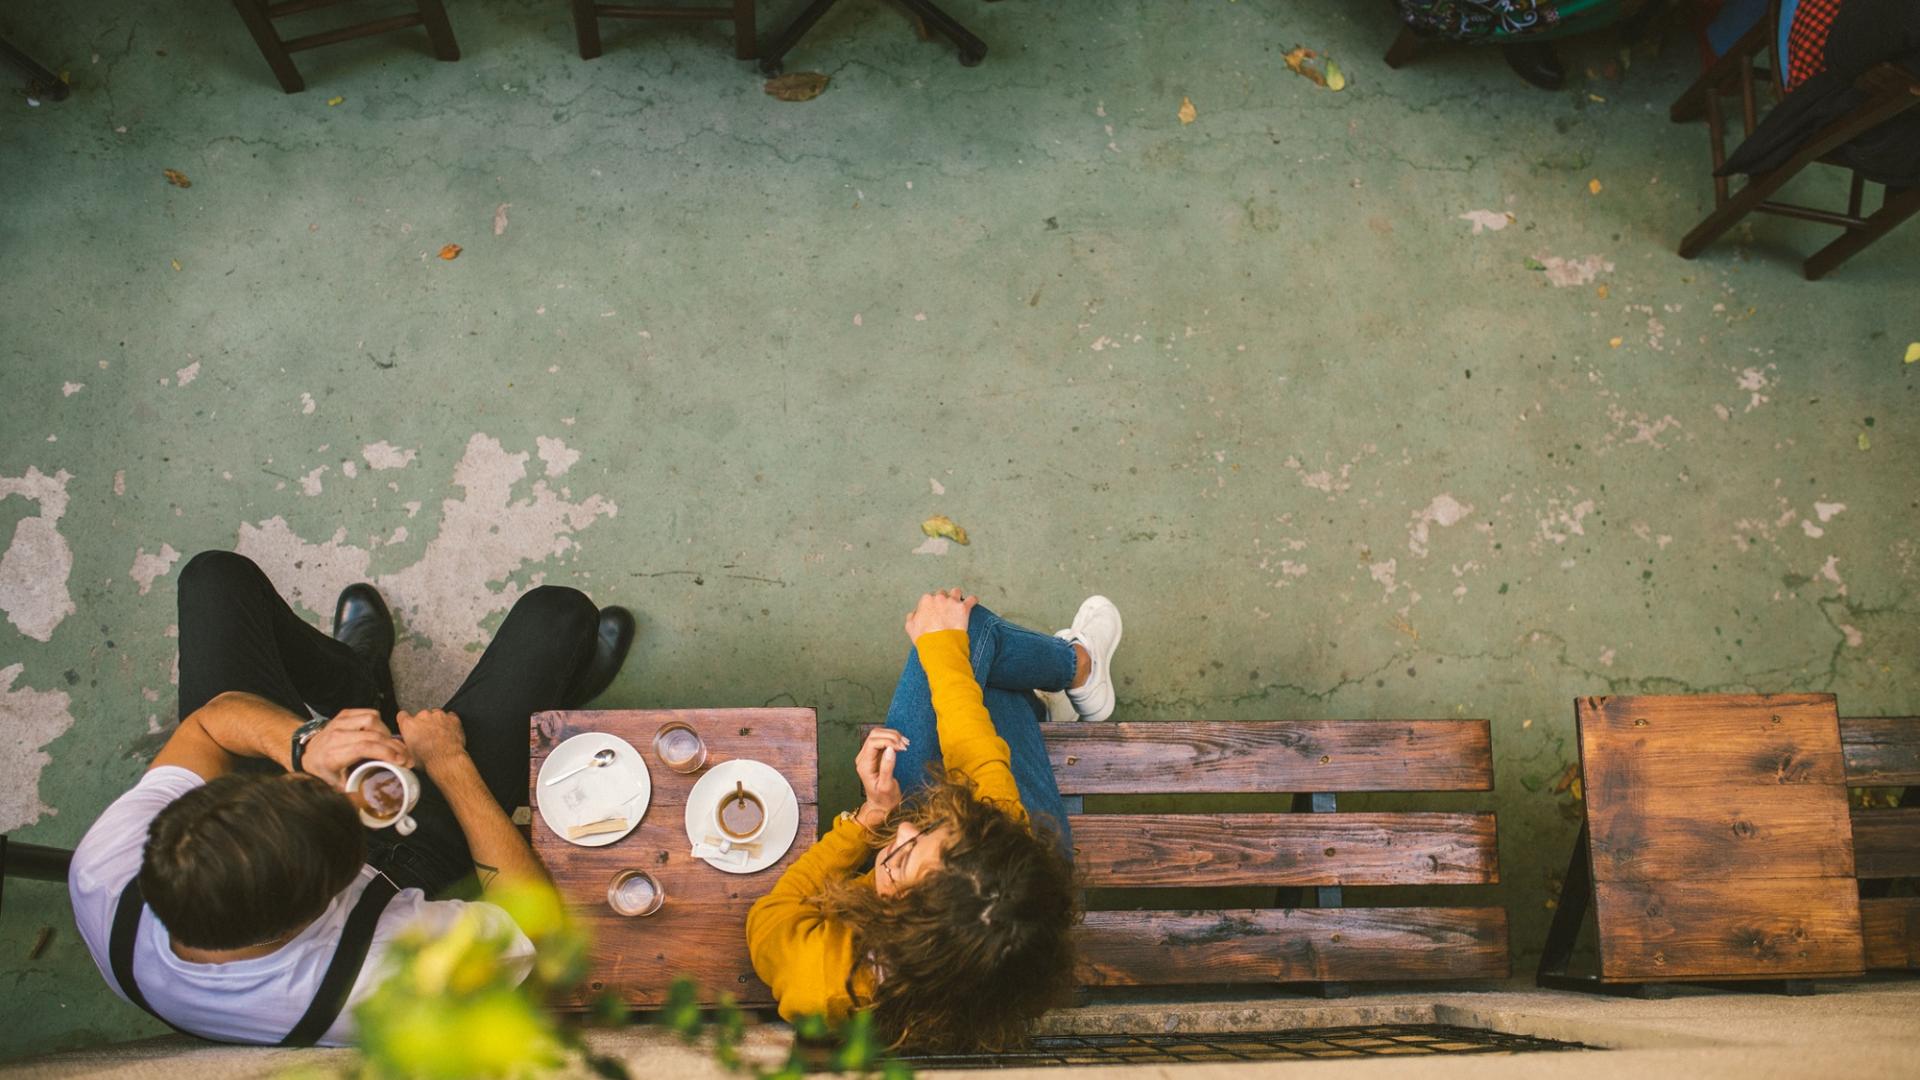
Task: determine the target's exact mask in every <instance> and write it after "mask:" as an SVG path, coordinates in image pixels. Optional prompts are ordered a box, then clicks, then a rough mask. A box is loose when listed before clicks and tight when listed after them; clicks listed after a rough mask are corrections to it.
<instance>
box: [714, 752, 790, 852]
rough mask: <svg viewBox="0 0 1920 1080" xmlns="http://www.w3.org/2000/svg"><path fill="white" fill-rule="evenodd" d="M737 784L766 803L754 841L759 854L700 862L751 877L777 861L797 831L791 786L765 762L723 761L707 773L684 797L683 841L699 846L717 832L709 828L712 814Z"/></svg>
mask: <svg viewBox="0 0 1920 1080" xmlns="http://www.w3.org/2000/svg"><path fill="white" fill-rule="evenodd" d="M737 783H745V784H746V785H747V786H748V787H749V788H752V789H753V790H755V791H757V792H759V793H760V795H761V796H762V797H764V798H765V799H766V800H767V827H766V828H764V829H762V830H760V838H759V839H758V840H757V841H755V842H756V843H758V844H759V845H760V854H759V855H757V856H755V857H753V858H750V859H748V860H747V861H746V862H744V863H734V862H729V861H727V860H725V859H718V858H708V859H705V860H704V861H705V862H706V864H707V865H708V866H711V867H713V868H714V869H715V870H721V871H725V872H726V873H729V874H754V873H758V872H760V871H762V870H765V869H766V868H767V867H769V866H772V865H773V864H774V863H777V862H779V861H780V860H781V858H782V857H784V856H785V855H786V853H787V849H788V848H790V847H792V846H793V838H794V836H795V835H796V834H797V833H799V831H800V799H799V797H798V796H796V795H794V793H793V785H792V784H789V783H787V778H786V777H784V776H781V775H780V772H779V770H777V769H775V768H774V767H773V766H771V765H768V764H766V763H765V762H761V761H739V760H735V761H723V762H721V763H720V764H718V765H715V766H714V767H713V768H711V769H709V770H707V775H705V776H703V777H701V778H700V782H699V783H697V784H695V785H693V790H692V791H691V792H689V793H688V794H687V842H688V843H689V844H699V843H703V842H705V840H706V838H707V837H709V836H712V835H713V834H714V833H715V832H716V831H718V830H716V829H715V828H714V826H713V813H714V811H715V810H716V809H718V808H719V806H720V800H721V799H722V798H723V797H725V796H726V794H727V793H728V792H730V791H732V790H733V789H734V785H735V784H737Z"/></svg>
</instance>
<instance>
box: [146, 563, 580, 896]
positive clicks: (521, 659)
mask: <svg viewBox="0 0 1920 1080" xmlns="http://www.w3.org/2000/svg"><path fill="white" fill-rule="evenodd" d="M179 595H180V715H181V716H182V717H185V716H187V715H189V714H191V713H192V712H193V711H194V710H196V709H198V708H200V707H201V706H202V705H205V704H206V703H207V702H209V701H211V700H213V698H214V697H215V696H217V695H219V694H222V693H225V692H227V691H229V690H235V691H243V692H245V693H249V694H254V695H257V696H259V697H263V698H266V699H267V700H269V701H272V702H274V703H275V704H278V705H280V706H281V707H283V708H285V709H286V710H287V711H288V712H291V713H292V714H294V715H295V716H297V717H299V718H301V719H302V720H304V719H306V718H307V715H308V712H307V706H308V705H312V706H313V709H314V710H315V711H317V712H319V713H320V714H322V715H324V716H331V715H333V714H334V713H336V712H339V711H340V710H341V709H348V708H354V707H366V708H371V707H372V706H373V703H374V701H375V699H376V698H377V696H378V695H377V694H376V693H375V692H374V677H373V672H372V671H371V670H369V669H368V666H367V665H366V664H364V663H362V662H361V660H360V658H359V657H357V656H355V655H354V653H353V651H352V650H351V649H349V648H347V647H346V646H345V645H342V644H341V643H340V642H338V641H335V640H334V639H333V638H332V637H330V636H328V635H327V634H324V633H321V632H320V631H319V630H316V629H314V628H313V627H312V626H310V625H308V624H307V622H306V620H304V619H302V618H300V616H298V615H296V614H294V613H293V609H292V608H290V607H288V606H287V602H286V601H285V600H282V599H281V598H280V594H279V593H278V592H276V591H275V590H274V587H273V582H271V581H269V580H267V575H266V574H265V573H264V572H262V571H261V569H260V568H259V567H258V566H256V565H254V563H253V560H251V559H248V558H247V557H246V556H244V555H237V554H235V553H233V552H231V551H203V552H201V553H200V554H198V555H195V556H194V557H193V558H192V559H191V560H190V561H188V563H187V565H186V566H185V567H183V568H182V569H181V571H180V577H179ZM599 615H600V613H599V609H598V608H596V607H595V606H594V603H593V601H592V600H589V599H588V598H587V595H586V594H585V593H583V592H580V591H579V590H578V589H568V588H563V587H560V586H556V585H543V586H541V587H539V588H537V589H534V590H532V591H531V592H528V593H527V594H526V595H524V596H522V597H521V598H520V599H519V601H518V602H516V603H515V604H514V605H513V610H511V611H509V612H508V613H507V618H506V621H504V622H502V623H501V624H500V629H499V631H498V632H497V633H495V634H494V636H493V643H492V644H490V645H488V646H487V650H486V651H485V652H484V653H482V654H481V655H480V660H479V662H478V663H476V664H474V667H473V671H472V672H471V673H470V674H469V675H468V676H467V679H466V682H464V683H462V684H461V685H460V689H459V690H457V691H455V692H454V695H453V697H452V698H451V699H449V700H448V702H447V703H446V705H445V708H446V709H447V711H449V712H452V713H454V714H456V715H458V716H459V717H460V726H461V727H462V728H463V729H464V730H465V733H466V740H467V754H468V755H469V756H470V757H472V758H473V762H474V765H475V766H476V767H477V768H478V769H479V772H480V776H481V778H482V779H483V780H485V781H486V785H487V790H488V791H490V792H492V794H493V797H494V799H495V800H497V801H498V802H499V803H500V806H501V808H502V809H503V810H505V811H506V812H507V813H509V814H511V813H512V812H513V811H514V809H515V808H516V807H520V806H525V805H527V801H528V800H527V768H528V745H529V744H528V731H527V724H528V719H529V718H530V717H531V716H532V715H533V714H534V713H536V712H540V711H542V710H545V709H557V708H560V707H561V705H562V703H563V700H564V698H565V695H566V692H567V688H568V686H569V685H571V683H572V681H573V677H574V675H575V674H577V673H578V672H579V671H580V670H581V669H582V668H583V667H584V666H585V665H586V664H587V662H588V660H589V659H590V658H591V657H592V656H593V647H594V641H595V637H596V633H597V629H598V625H599ZM391 712H392V707H391V706H389V709H388V714H387V715H385V716H383V717H382V718H383V719H384V720H385V721H386V723H387V726H388V727H389V728H391V729H393V730H394V731H395V732H396V734H397V733H398V728H397V727H395V723H394V717H393V716H392V715H391ZM413 819H414V821H415V822H416V824H417V827H416V828H415V829H414V832H413V835H412V836H407V837H402V836H399V835H398V834H396V833H395V832H394V831H393V830H392V829H370V830H368V832H367V847H368V856H367V861H368V862H370V863H372V864H373V865H374V866H376V867H379V868H380V869H381V870H383V871H385V872H386V874H387V876H388V877H391V878H392V879H393V880H394V882H395V883H396V884H398V885H399V886H400V887H401V888H408V887H413V888H419V889H422V890H424V891H425V892H426V893H427V894H428V895H429V896H432V895H436V894H440V893H444V892H446V891H448V890H449V889H451V888H453V887H454V886H457V885H460V884H462V883H464V882H467V881H469V880H470V879H471V878H472V877H473V871H474V866H473V853H472V852H471V851H469V850H468V848H467V838H466V834H465V833H463V832H461V831H460V823H459V821H458V820H457V819H456V818H455V817H454V815H453V808H452V807H451V806H449V805H448V804H447V800H446V797H445V796H443V795H442V794H441V793H440V792H439V791H438V790H437V789H436V788H435V787H434V786H433V782H432V780H430V779H428V777H427V776H426V774H425V772H424V771H421V774H420V804H419V805H418V806H417V807H415V809H414V811H413Z"/></svg>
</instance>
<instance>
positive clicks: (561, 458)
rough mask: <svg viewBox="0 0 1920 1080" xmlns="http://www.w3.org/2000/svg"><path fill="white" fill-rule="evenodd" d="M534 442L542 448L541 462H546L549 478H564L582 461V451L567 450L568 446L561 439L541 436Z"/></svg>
mask: <svg viewBox="0 0 1920 1080" xmlns="http://www.w3.org/2000/svg"><path fill="white" fill-rule="evenodd" d="M533 442H534V445H536V446H538V447H539V448H540V460H541V461H543V462H546V465H547V475H548V476H564V475H566V471H567V470H568V469H571V468H573V466H574V463H575V462H578V461H579V460H580V451H578V450H569V449H567V444H566V443H564V442H561V441H560V440H559V439H549V438H547V437H546V436H545V435H539V436H536V437H535V438H534V440H533Z"/></svg>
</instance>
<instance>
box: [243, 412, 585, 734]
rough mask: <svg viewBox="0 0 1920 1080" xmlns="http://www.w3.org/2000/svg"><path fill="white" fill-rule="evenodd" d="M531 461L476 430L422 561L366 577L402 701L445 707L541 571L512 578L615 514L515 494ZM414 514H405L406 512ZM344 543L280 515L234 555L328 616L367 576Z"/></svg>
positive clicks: (360, 554) (246, 529)
mask: <svg viewBox="0 0 1920 1080" xmlns="http://www.w3.org/2000/svg"><path fill="white" fill-rule="evenodd" d="M532 456H533V455H531V454H529V453H526V452H524V451H523V452H521V453H517V454H516V453H508V452H507V451H506V450H505V449H504V448H503V447H502V446H501V444H500V442H499V440H497V439H494V438H491V437H489V436H487V435H485V434H483V433H477V434H475V435H474V436H473V437H472V438H470V439H469V440H468V441H467V447H466V452H465V453H464V454H463V455H462V456H461V458H460V462H459V464H457V465H456V466H455V467H454V472H453V482H454V485H455V486H456V487H458V488H460V489H462V491H463V492H464V495H463V496H462V497H461V498H458V499H444V500H442V501H441V503H440V522H439V531H438V533H437V534H436V535H435V536H434V537H433V539H432V540H430V541H428V543H427V545H426V549H425V551H424V552H423V553H422V554H421V556H420V558H419V560H418V561H416V562H414V563H413V564H412V565H410V566H407V567H404V568H402V569H400V570H397V571H395V572H393V573H388V574H380V575H378V576H377V577H374V578H372V581H373V583H374V584H375V585H376V586H378V587H379V589H380V591H381V592H382V593H383V594H384V595H385V596H386V599H387V603H388V604H389V605H391V606H392V608H393V611H394V615H395V616H396V618H397V619H398V620H399V622H400V624H401V627H402V630H403V634H404V635H405V636H404V638H403V640H402V642H401V644H400V646H399V647H398V648H396V649H395V650H394V657H393V667H394V675H395V677H396V678H397V679H398V680H399V682H400V685H401V687H402V690H403V694H402V696H403V698H404V699H405V700H407V701H408V702H412V703H421V704H424V703H430V702H438V701H444V700H446V698H447V696H448V695H450V694H451V693H452V692H453V690H454V689H455V688H456V687H457V686H458V685H459V683H460V680H461V679H463V678H464V677H465V676H466V673H467V671H468V669H469V668H471V667H472V664H473V654H472V653H471V652H470V651H469V648H470V647H474V646H478V645H480V644H481V643H483V642H485V641H486V640H487V638H488V633H487V631H486V629H485V627H484V626H483V625H482V623H483V622H485V621H486V620H487V619H488V618H489V617H490V616H492V615H493V614H494V613H496V612H500V611H505V610H506V609H507V608H509V607H511V606H513V602H514V601H516V600H518V599H519V598H520V596H521V594H522V593H523V592H524V591H525V590H526V589H527V588H531V587H533V586H536V585H539V584H540V583H541V582H542V580H544V577H545V575H544V574H541V573H535V574H533V575H531V576H530V579H529V581H528V583H527V585H526V586H524V587H523V586H521V585H518V584H514V583H513V582H511V581H510V580H509V579H510V578H512V577H513V576H514V575H516V574H518V573H520V572H521V571H522V570H524V569H525V568H526V567H527V566H528V565H529V564H531V563H538V562H542V561H545V560H547V559H552V558H557V557H559V556H562V555H566V554H568V553H570V552H573V551H575V550H577V547H578V545H577V543H576V542H575V541H574V539H573V536H574V534H575V533H577V532H579V531H580V530H582V529H585V528H586V527H588V526H589V525H592V524H593V523H594V522H595V521H597V520H599V519H600V518H601V517H613V516H614V515H615V514H616V513H617V512H618V508H617V507H616V506H615V505H614V503H613V502H612V501H611V500H609V499H607V498H606V497H605V496H602V495H590V496H588V497H586V498H585V499H581V500H579V501H569V500H568V499H566V498H563V497H562V496H561V495H560V494H559V493H558V492H556V491H554V490H553V489H552V488H550V487H548V486H547V482H546V480H544V479H536V480H534V481H533V484H532V488H531V490H530V492H529V493H528V494H526V495H523V496H521V497H518V498H516V497H515V495H514V488H515V487H516V486H517V485H519V484H520V483H521V482H523V481H525V480H526V479H527V462H528V460H529V459H530V458H531V457H532ZM415 509H417V504H415V505H411V506H409V511H410V513H409V516H411V511H413V510H415ZM346 538H347V531H346V530H345V529H344V528H342V529H339V530H337V531H335V533H334V534H333V536H332V538H331V539H329V540H328V541H327V542H325V543H323V544H312V543H308V542H307V541H305V540H303V539H301V538H300V537H299V536H298V535H297V534H295V533H294V532H293V530H292V529H291V528H290V527H289V526H288V525H287V522H286V520H285V519H284V518H279V517H275V518H272V519H269V520H267V521H262V522H259V523H258V524H242V525H241V526H240V535H239V539H238V541H237V542H236V544H235V550H237V551H239V552H240V553H241V554H243V555H246V556H247V557H249V558H251V559H253V560H254V561H255V562H257V563H259V564H260V566H261V568H262V569H263V570H265V571H266V572H267V575H268V576H269V577H271V578H272V579H273V580H274V582H275V583H276V584H277V585H279V586H280V587H281V588H282V589H285V590H287V593H288V597H289V599H290V600H292V601H293V602H294V603H296V604H298V605H300V606H302V607H304V608H306V609H307V610H308V611H310V612H312V613H313V614H314V615H315V616H316V617H317V618H324V617H326V616H328V615H330V614H331V612H332V610H333V601H334V598H335V597H336V596H337V595H338V594H339V592H340V590H341V589H343V588H345V587H346V586H348V585H350V584H352V583H354V582H356V581H366V580H369V578H368V569H369V567H370V565H371V560H372V556H371V551H370V549H368V548H361V547H357V546H355V545H352V544H348V543H346ZM496 584H498V587H496Z"/></svg>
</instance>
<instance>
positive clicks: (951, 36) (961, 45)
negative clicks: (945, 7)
mask: <svg viewBox="0 0 1920 1080" xmlns="http://www.w3.org/2000/svg"><path fill="white" fill-rule="evenodd" d="M900 4H901V6H903V7H905V8H906V9H907V10H908V11H911V12H913V13H914V14H915V15H918V16H920V17H921V18H922V19H924V20H926V23H927V26H928V27H929V28H930V29H932V30H934V31H936V32H938V33H940V34H942V35H945V37H946V39H947V40H948V41H951V42H953V44H954V45H955V47H957V48H958V49H959V50H960V63H961V64H962V65H964V66H966V67H972V66H974V65H975V64H978V63H979V62H980V61H982V60H984V59H986V57H987V43H986V42H984V41H981V40H980V39H979V38H978V37H975V36H974V34H973V31H971V30H968V29H967V28H966V27H964V26H961V25H960V22H959V20H957V19H955V18H954V17H953V16H951V15H949V14H947V13H946V12H944V11H942V10H940V9H939V8H937V7H935V6H933V3H932V0H900Z"/></svg>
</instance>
